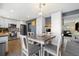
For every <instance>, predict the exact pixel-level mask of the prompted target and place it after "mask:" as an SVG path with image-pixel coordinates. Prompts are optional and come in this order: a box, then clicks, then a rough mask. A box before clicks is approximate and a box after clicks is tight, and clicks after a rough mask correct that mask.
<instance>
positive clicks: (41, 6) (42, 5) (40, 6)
mask: <svg viewBox="0 0 79 59" xmlns="http://www.w3.org/2000/svg"><path fill="white" fill-rule="evenodd" d="M45 5H46V4H45V3H40V4H39V8H40V11H39V13H38V14H39V16H42V15H43V12H42V11H43V10H42V9H43V7H44V6H45Z"/></svg>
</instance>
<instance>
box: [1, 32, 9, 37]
mask: <svg viewBox="0 0 79 59" xmlns="http://www.w3.org/2000/svg"><path fill="white" fill-rule="evenodd" d="M8 35H9V34H8V33H0V37H5V36H8Z"/></svg>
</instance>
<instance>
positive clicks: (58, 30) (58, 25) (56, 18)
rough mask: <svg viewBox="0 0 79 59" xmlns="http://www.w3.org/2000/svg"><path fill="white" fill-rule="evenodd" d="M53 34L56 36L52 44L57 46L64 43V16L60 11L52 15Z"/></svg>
mask: <svg viewBox="0 0 79 59" xmlns="http://www.w3.org/2000/svg"><path fill="white" fill-rule="evenodd" d="M51 33H52V35H55V36H56V39H53V41H52V43H53V44H55V45H57V43H58V42H60V41H62V37H61V35H62V14H61V12H60V11H58V12H55V13H52V15H51Z"/></svg>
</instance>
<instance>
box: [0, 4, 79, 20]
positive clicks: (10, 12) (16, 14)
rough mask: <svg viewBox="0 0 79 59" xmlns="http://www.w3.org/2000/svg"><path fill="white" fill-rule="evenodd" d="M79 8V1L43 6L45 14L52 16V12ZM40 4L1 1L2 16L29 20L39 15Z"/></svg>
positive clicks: (0, 11) (0, 14)
mask: <svg viewBox="0 0 79 59" xmlns="http://www.w3.org/2000/svg"><path fill="white" fill-rule="evenodd" d="M75 9H79V4H78V3H48V4H47V3H46V5H45V6H44V7H43V15H44V16H50V15H51V13H53V12H55V11H58V10H61V11H63V12H68V11H71V10H75ZM39 11H40V9H39V4H34V3H0V16H4V17H8V18H13V19H17V20H27V18H28V16H29V19H32V18H36V17H38V13H39Z"/></svg>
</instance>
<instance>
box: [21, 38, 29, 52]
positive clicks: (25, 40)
mask: <svg viewBox="0 0 79 59" xmlns="http://www.w3.org/2000/svg"><path fill="white" fill-rule="evenodd" d="M21 47H22V50H26V51H27V53H28V37H26V36H21Z"/></svg>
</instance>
